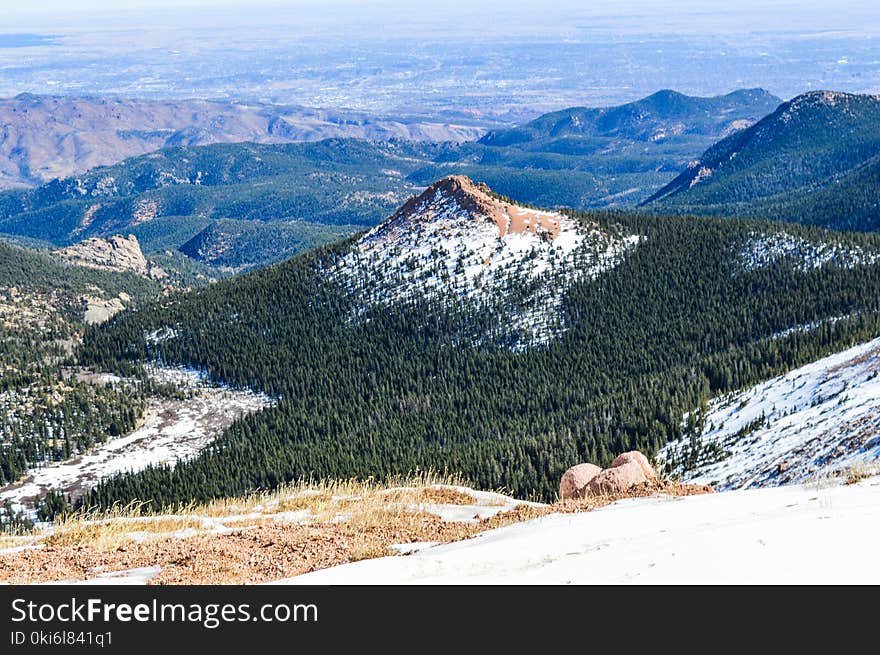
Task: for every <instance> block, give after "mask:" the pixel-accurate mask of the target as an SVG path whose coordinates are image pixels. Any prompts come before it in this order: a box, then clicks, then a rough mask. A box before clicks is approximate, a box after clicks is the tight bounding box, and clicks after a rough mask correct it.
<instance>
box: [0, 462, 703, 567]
mask: <svg viewBox="0 0 880 655" xmlns="http://www.w3.org/2000/svg"><path fill="white" fill-rule="evenodd" d="M706 491H707V489H706V488H703V487H699V486H695V485H681V484H675V483H670V482H657V481H655V482H653V483H651V484H642V485H638V486H635V487H632V488H629V489H627V490H626V491H624V492H620V493H615V494H603V495H601V496H596V497H593V498H589V499H583V500H581V501H578V502H577V503H572V502H569V503H565V504H554V505H543V504H539V503H532V502H526V501H521V500H516V499H514V498H511V497H509V496H507V495H504V494H501V493H495V492H486V491H477V490H474V489H472V488H470V487H468V486H464V485H462V484H461V482H460V481H456V480H443V479H440V478H437V477H436V476H432V475H427V476H422V477H420V478H416V479H414V480H402V481H400V483H399V484H398V483H395V482H393V481H392V482H390V483H388V484H378V485H377V484H373V483H359V482H354V481H349V482H338V481H328V482H321V483H302V484H298V485H292V486H286V487H282V488H281V489H279V490H277V491H274V492H267V493H262V494H256V495H253V496H249V497H244V498H227V499H220V500H216V501H213V502H211V503H209V504H207V505H201V506H196V507H188V508H181V509H176V510H173V511H168V512H165V513H159V514H143V515H142V514H139V513H138V511H137V508H128V509H119V508H117V509H116V511H111V512H110V513H106V514H100V513H99V514H93V515H90V514H86V515H82V516H74V517H70V518H68V519H66V520H61V521H60V522H58V524H57V525H54V526H43V527H42V528H41V529H40V530H38V531H37V532H35V533H34V534H32V535H29V536H23V537H10V538H6V539H5V540H4V541H0V582H10V583H35V582H49V581H61V582H87V583H99V584H108V583H109V584H144V583H146V584H242V583H245V584H253V583H261V582H272V581H278V580H283V579H284V578H287V577H290V576H294V575H300V574H304V573H309V572H311V571H317V570H320V569H324V568H327V567H332V566H335V565H339V564H346V563H350V562H357V561H360V560H364V559H371V558H375V557H382V556H386V555H392V556H394V557H401V556H408V555H411V554H413V553H418V552H423V551H425V549H428V550H431V549H433V548H434V547H436V546H438V545H439V544H443V543H449V542H458V541H462V540H464V542H463V543H467V541H468V540H469V538H470V537H473V536H474V535H478V534H480V533H484V532H486V531H487V530H493V529H495V528H499V527H502V526H507V525H514V524H519V523H522V522H523V521H529V520H530V519H533V518H535V517H539V516H544V515H548V514H562V515H573V514H575V513H578V512H591V511H592V510H594V509H596V508H600V507H604V506H607V505H609V504H611V503H613V502H615V501H617V500H620V499H621V498H638V497H651V496H657V495H658V494H659V495H661V496H664V497H672V496H676V497H677V496H688V495H692V494H701V493H705V492H706ZM404 559H405V557H404Z"/></svg>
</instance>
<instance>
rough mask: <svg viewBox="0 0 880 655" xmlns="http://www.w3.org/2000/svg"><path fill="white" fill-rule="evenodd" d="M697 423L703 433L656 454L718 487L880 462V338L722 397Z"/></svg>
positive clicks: (772, 482) (776, 481)
mask: <svg viewBox="0 0 880 655" xmlns="http://www.w3.org/2000/svg"><path fill="white" fill-rule="evenodd" d="M692 423H695V424H697V426H698V427H697V431H698V432H699V433H700V434H699V436H697V437H696V438H695V439H694V440H693V441H692V440H691V439H690V438H689V437H686V438H685V439H682V440H681V441H679V442H672V443H670V444H669V445H668V446H667V447H666V448H665V449H664V450H663V451H662V452H661V453H660V454H659V457H658V459H659V460H660V461H661V462H665V463H666V464H667V466H668V468H669V469H671V471H672V472H673V473H679V474H681V476H682V479H683V480H685V481H688V482H696V483H699V484H711V485H713V486H714V487H716V488H717V489H742V488H749V487H766V486H776V485H782V484H789V483H795V482H803V481H806V480H810V479H814V478H817V477H821V476H823V475H827V474H834V473H839V472H843V471H846V470H847V469H850V468H853V467H854V468H855V469H857V470H858V469H863V468H865V469H868V470H870V469H871V468H872V467H878V466H880V339H874V340H873V341H870V342H868V343H864V344H861V345H858V346H855V347H853V348H850V349H848V350H845V351H843V352H840V353H837V354H834V355H831V356H829V357H825V358H823V359H820V360H818V361H816V362H813V363H811V364H808V365H807V366H804V367H802V368H799V369H796V370H794V371H791V372H790V373H787V374H786V375H782V376H779V377H777V378H774V379H772V380H769V381H767V382H764V383H763V384H759V385H757V386H755V387H752V388H751V389H747V390H745V391H741V392H738V393H734V394H729V395H727V396H724V397H721V398H718V399H716V400H715V401H713V402H712V403H711V404H710V405H709V407H708V411H707V412H705V415H704V416H702V417H700V418H699V419H698V420H696V421H692ZM688 459H690V465H686V464H685V461H686V460H688Z"/></svg>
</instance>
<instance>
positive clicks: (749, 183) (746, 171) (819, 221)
mask: <svg viewBox="0 0 880 655" xmlns="http://www.w3.org/2000/svg"><path fill="white" fill-rule="evenodd" d="M878 197H880V97H878V96H870V95H852V94H846V93H836V92H831V91H815V92H811V93H807V94H804V95H802V96H798V97H797V98H795V99H793V100H791V101H790V102H786V103H784V104H783V105H781V106H780V107H779V109H777V110H776V111H775V112H773V113H772V114H770V115H769V116H767V117H766V118H764V119H763V120H761V121H760V122H758V123H757V124H755V125H754V126H752V127H750V128H749V129H747V130H745V131H742V132H739V133H737V134H734V135H731V136H729V137H727V138H726V139H723V140H722V141H719V142H718V143H717V144H715V145H713V146H712V147H711V148H709V149H708V150H707V151H706V152H705V153H704V154H703V156H702V157H700V158H699V160H697V161H694V162H692V163H691V165H690V166H689V167H688V168H687V169H686V170H685V171H684V172H682V173H681V174H680V175H679V176H678V177H677V178H676V179H675V180H673V181H672V182H670V183H669V184H668V185H667V186H665V187H664V188H663V189H661V190H660V191H658V192H657V193H656V194H654V195H653V196H652V197H651V198H650V199H649V200H648V204H649V206H652V207H656V208H657V210H658V211H661V212H668V211H679V212H699V213H713V214H724V215H728V216H753V217H764V218H770V219H774V220H784V221H791V222H796V223H807V224H811V225H820V226H824V227H831V228H835V229H844V230H859V231H871V230H877V229H878V228H880V202H878Z"/></svg>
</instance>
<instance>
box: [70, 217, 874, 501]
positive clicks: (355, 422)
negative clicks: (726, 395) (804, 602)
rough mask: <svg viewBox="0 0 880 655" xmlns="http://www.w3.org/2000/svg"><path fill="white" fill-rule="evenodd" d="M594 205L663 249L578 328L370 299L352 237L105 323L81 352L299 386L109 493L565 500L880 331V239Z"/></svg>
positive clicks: (428, 303) (163, 497) (600, 278)
mask: <svg viewBox="0 0 880 655" xmlns="http://www.w3.org/2000/svg"><path fill="white" fill-rule="evenodd" d="M574 217H576V218H577V219H578V220H580V221H584V222H586V223H587V224H589V225H594V224H595V225H599V226H604V227H605V228H606V229H607V230H608V231H609V233H613V234H617V233H623V234H631V235H638V236H640V237H641V239H640V240H639V242H638V246H637V247H634V248H632V249H631V250H629V251H627V252H626V253H625V255H624V256H623V257H622V258H621V260H620V261H619V262H618V263H617V265H616V266H615V267H613V268H611V269H609V270H605V271H604V272H602V273H601V274H599V275H596V276H594V277H591V276H585V277H582V278H578V279H576V280H574V281H573V282H572V284H571V286H570V288H569V289H568V290H567V292H566V293H565V296H564V299H563V305H562V307H563V312H564V320H565V324H566V326H567V329H566V331H565V332H564V333H562V334H561V335H559V336H558V338H555V339H554V340H551V341H549V342H548V343H546V344H545V345H540V346H536V347H532V348H528V349H525V350H512V349H510V348H508V347H506V346H505V345H504V344H494V343H492V342H484V343H479V344H476V345H469V344H466V343H460V342H456V341H455V340H454V339H451V338H450V335H454V334H456V333H457V332H460V330H461V328H462V326H465V327H467V326H469V325H470V326H471V327H473V325H472V322H473V321H474V320H479V315H477V316H476V317H475V315H474V314H473V313H472V305H471V304H470V303H469V301H468V300H467V299H466V298H463V299H462V300H461V302H460V303H459V305H458V306H450V304H449V303H448V301H445V302H444V303H442V304H438V303H435V302H434V301H432V300H431V298H430V297H427V298H426V299H425V300H424V301H423V302H415V303H407V304H402V305H390V306H389V305H375V306H373V305H363V304H361V303H360V302H359V300H358V296H357V295H356V294H351V293H347V292H345V291H344V290H343V289H342V288H341V287H340V286H339V284H338V283H337V282H336V281H335V278H334V277H333V276H328V275H327V274H326V271H327V270H328V268H329V267H332V266H333V265H334V264H336V263H338V262H340V261H342V260H343V259H344V257H345V255H346V254H347V253H349V252H350V251H351V248H352V242H351V241H348V242H343V243H339V244H336V245H334V246H332V247H324V248H319V249H317V250H314V251H310V252H308V253H305V254H302V255H299V256H297V257H295V258H293V259H292V260H290V261H287V262H285V263H283V264H280V265H276V266H273V267H270V268H267V269H264V270H261V271H258V272H255V273H251V274H247V275H244V276H241V277H238V278H235V279H231V280H226V281H223V282H220V283H218V284H216V285H212V286H210V287H207V288H202V289H199V290H197V291H195V292H193V293H192V294H190V295H188V296H186V297H185V298H182V299H180V300H164V301H161V302H159V303H157V304H155V305H154V306H152V307H149V308H146V309H145V310H142V311H138V312H134V313H128V314H125V315H120V316H119V317H117V318H115V319H114V320H113V321H111V322H110V323H109V324H107V325H105V326H101V327H97V328H93V329H90V330H89V331H88V333H87V334H86V336H85V342H84V346H83V348H82V352H81V356H82V357H83V359H84V360H85V361H88V362H91V363H93V364H94V365H97V366H102V367H109V368H113V369H117V370H125V371H128V370H132V367H136V366H137V365H138V363H139V362H142V361H145V360H151V359H160V360H162V361H163V362H166V363H186V364H191V365H195V366H197V367H200V368H203V369H204V370H206V371H207V372H208V373H209V374H210V375H211V376H213V377H214V378H217V379H221V380H225V381H228V382H230V383H232V384H235V385H241V386H250V387H255V388H258V389H261V390H265V391H266V392H268V393H270V394H272V395H276V396H278V397H280V402H279V403H278V404H277V405H276V406H274V407H272V408H270V409H267V410H265V411H263V412H260V413H258V414H254V415H250V416H248V417H245V418H243V419H241V420H239V421H238V422H236V423H235V424H234V425H233V426H232V427H231V428H230V429H228V430H227V431H226V432H225V433H224V435H223V436H221V437H220V438H219V439H218V440H217V441H216V442H215V443H214V444H212V445H211V446H210V447H209V448H208V449H206V450H205V451H204V452H203V453H202V454H201V455H199V456H198V457H197V458H195V459H194V460H192V461H189V462H186V463H181V464H179V465H178V466H177V467H176V468H174V469H173V470H172V469H170V468H165V467H158V468H152V469H149V470H147V471H143V472H141V473H138V474H135V475H128V476H122V477H120V478H115V479H111V480H108V481H106V482H105V483H103V484H102V485H100V486H99V487H98V488H96V489H95V490H94V491H93V493H92V494H91V497H90V502H92V503H96V504H99V505H109V504H111V503H113V502H116V501H123V502H125V501H128V500H132V499H141V500H152V501H153V502H154V503H156V504H164V503H170V502H176V501H185V500H190V499H205V498H209V497H214V496H219V495H228V494H236V493H241V492H245V491H247V490H251V489H254V488H262V487H272V486H274V485H277V484H278V483H280V482H282V481H285V480H291V479H297V478H302V477H316V478H323V477H342V478H345V477H349V476H357V477H364V478H365V477H371V476H372V477H378V478H382V477H385V476H387V475H389V474H392V473H399V472H409V471H412V470H414V469H416V468H422V469H424V468H435V469H439V470H441V471H442V470H449V471H450V472H460V473H462V474H463V475H464V476H465V477H466V478H468V479H470V480H471V481H473V482H474V483H475V484H478V485H479V486H482V487H504V488H506V489H508V490H510V491H511V492H512V493H513V494H514V495H516V496H517V497H534V498H542V499H549V498H552V497H553V496H554V494H555V493H556V488H557V485H558V480H559V476H560V475H561V473H562V472H563V471H564V470H565V469H566V468H567V467H569V466H571V465H572V464H575V463H577V462H581V461H592V462H597V463H600V464H607V463H608V462H609V461H610V459H611V458H612V457H613V456H614V455H615V454H617V453H619V452H621V451H625V450H631V449H639V450H642V451H644V452H646V453H648V454H652V453H654V452H656V450H657V449H658V448H659V447H660V446H662V445H663V444H665V443H666V442H667V440H669V439H670V438H673V437H679V436H680V435H681V433H682V427H681V423H682V416H683V414H684V413H685V412H686V411H689V410H691V409H692V408H694V407H696V406H698V405H699V403H700V402H701V401H702V400H705V399H706V398H708V397H710V396H712V395H715V394H718V393H720V392H724V391H728V390H732V389H736V388H739V387H742V386H743V385H746V384H750V383H753V382H756V381H759V380H763V379H766V378H768V377H770V376H772V375H774V374H777V373H779V372H780V371H783V370H786V369H787V368H789V367H792V366H796V365H800V364H803V363H806V362H808V361H810V360H813V359H816V358H818V357H819V356H821V355H823V354H826V353H828V352H830V351H831V350H833V349H836V348H841V347H843V346H846V345H850V344H852V343H855V342H857V341H862V340H866V339H868V338H871V337H874V336H877V335H880V296H878V294H877V289H878V288H880V264H878V255H877V253H880V238H878V237H874V236H869V235H861V236H859V235H842V234H836V233H829V232H824V231H820V230H816V229H808V228H802V227H797V226H786V227H785V228H784V229H783V227H782V226H780V225H779V224H771V223H762V222H734V221H726V220H722V219H712V218H697V217H692V216H687V217H668V216H662V217H658V216H645V215H630V214H623V213H612V214H598V213H590V214H574ZM779 243H783V244H789V245H790V247H777V246H778V245H779ZM792 244H793V245H792ZM437 256H442V255H441V254H440V253H438V254H437ZM447 300H448V299H447ZM353 314H354V315H357V316H359V317H360V320H351V316H352V315H353ZM830 319H833V320H830Z"/></svg>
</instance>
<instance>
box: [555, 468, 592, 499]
mask: <svg viewBox="0 0 880 655" xmlns="http://www.w3.org/2000/svg"><path fill="white" fill-rule="evenodd" d="M601 472H602V469H601V468H599V467H598V466H596V465H595V464H578V465H577V466H572V467H571V468H570V469H568V470H567V471H566V472H565V473H564V474H563V475H562V480H561V481H560V482H559V499H560V500H572V499H575V498H583V496H584V495H585V494H586V491H587V486H588V485H589V484H590V481H591V480H592V479H593V478H595V477H596V476H597V475H598V474H599V473H601Z"/></svg>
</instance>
